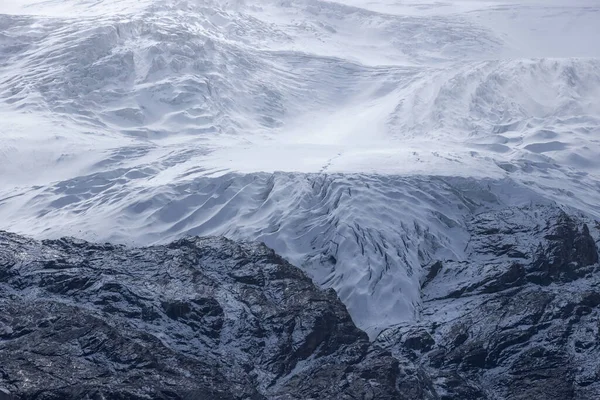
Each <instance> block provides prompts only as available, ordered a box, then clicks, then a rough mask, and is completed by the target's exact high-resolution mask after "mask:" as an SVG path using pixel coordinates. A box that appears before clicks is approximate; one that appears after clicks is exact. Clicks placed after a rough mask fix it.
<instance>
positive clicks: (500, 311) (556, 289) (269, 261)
mask: <svg viewBox="0 0 600 400" xmlns="http://www.w3.org/2000/svg"><path fill="white" fill-rule="evenodd" d="M468 226H469V228H468V229H469V231H470V233H471V239H470V241H469V243H468V245H467V248H466V253H467V254H468V257H467V259H466V260H451V259H448V260H438V261H436V262H432V263H431V264H430V265H429V266H428V268H426V269H425V271H424V273H423V275H422V279H421V282H422V283H421V293H422V299H423V304H422V308H421V310H420V316H419V318H418V320H417V321H415V322H410V323H406V324H402V325H399V326H395V327H393V328H390V329H387V330H385V331H384V332H382V333H381V334H380V335H379V337H378V338H377V339H376V340H375V342H374V343H369V341H368V338H367V336H366V334H365V333H363V332H362V331H360V330H359V329H357V328H356V327H355V325H354V324H353V323H352V321H351V319H350V316H349V315H348V313H347V311H346V308H345V307H344V306H343V304H342V303H341V302H340V301H339V299H338V298H337V296H336V294H335V293H334V292H333V291H331V290H329V291H321V290H319V289H317V288H316V287H315V286H314V285H313V283H312V282H311V281H310V279H309V278H307V276H305V275H304V274H303V273H302V272H301V271H300V270H298V269H297V268H295V267H293V266H292V265H290V264H289V263H287V262H286V261H284V260H283V259H282V258H280V257H279V256H277V255H276V254H275V253H274V252H273V251H271V250H269V249H268V248H266V247H265V246H263V245H259V244H255V243H250V242H233V241H230V240H227V239H216V238H212V239H210V238H204V239H200V238H190V239H183V240H179V241H176V242H174V243H172V244H170V245H167V246H154V247H148V248H126V247H123V246H113V245H110V244H105V245H98V244H92V243H87V242H83V241H78V240H73V239H62V240H56V241H44V242H37V241H33V240H29V239H26V238H23V237H20V236H17V235H13V234H8V233H0V360H2V363H1V364H0V399H1V400H4V399H7V400H15V399H23V400H24V399H28V400H29V399H36V400H50V399H136V400H137V399H140V400H141V399H278V400H279V399H281V400H284V399H399V400H416V399H436V400H469V399H484V400H500V399H502V400H521V399H523V400H524V399H534V400H548V399H549V400H570V399H573V400H575V399H583V400H588V399H589V400H592V399H594V400H595V399H598V398H600V322H599V321H600V272H599V271H598V270H599V269H600V266H599V264H598V250H597V244H596V242H597V237H598V229H599V228H600V226H599V225H598V224H596V223H594V222H593V221H586V220H585V219H584V218H583V217H577V216H575V215H572V214H567V213H566V212H564V211H563V210H561V209H559V208H557V207H552V206H546V207H536V208H534V207H530V208H508V209H505V210H502V211H494V212H486V213H482V214H479V215H477V216H475V217H474V218H473V219H472V220H471V221H470V222H469V223H468ZM595 238H596V239H595Z"/></svg>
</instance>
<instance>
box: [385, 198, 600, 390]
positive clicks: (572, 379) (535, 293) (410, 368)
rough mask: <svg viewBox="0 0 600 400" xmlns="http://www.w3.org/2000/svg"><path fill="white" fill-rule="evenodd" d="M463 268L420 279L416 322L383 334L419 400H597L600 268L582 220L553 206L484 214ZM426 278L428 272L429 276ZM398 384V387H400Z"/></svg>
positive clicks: (452, 266) (444, 267)
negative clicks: (420, 309) (421, 306)
mask: <svg viewBox="0 0 600 400" xmlns="http://www.w3.org/2000/svg"><path fill="white" fill-rule="evenodd" d="M470 230H471V233H472V236H471V241H470V243H469V245H468V248H467V254H468V259H467V261H460V262H459V261H453V260H445V261H443V262H437V263H435V264H432V266H431V267H430V269H429V271H430V272H429V273H428V274H427V272H428V271H426V272H425V274H426V279H425V280H424V282H425V283H426V284H423V285H422V286H423V289H422V291H423V300H424V303H423V309H422V312H421V319H420V320H419V321H418V322H417V323H416V324H409V325H408V324H407V325H406V326H399V327H396V328H393V329H388V330H387V331H384V332H383V333H382V334H381V335H380V336H379V338H378V339H377V341H376V345H378V346H380V347H381V348H384V349H390V350H392V353H393V355H394V356H395V357H396V358H397V359H399V360H405V361H404V363H401V367H400V375H401V376H402V375H403V374H405V375H407V376H411V377H412V379H404V380H403V381H402V380H401V381H402V384H401V389H405V387H406V385H408V386H409V388H410V389H411V390H412V391H413V392H415V393H418V395H415V397H414V398H422V399H448V400H450V399H453V400H454V399H456V400H465V399H489V400H492V399H494V400H495V399H507V400H508V399H510V400H525V399H544V400H551V399H554V400H566V399H589V400H592V399H600V272H598V269H599V268H600V267H599V265H598V250H597V246H596V243H595V240H594V238H593V237H592V234H591V233H590V229H589V228H588V225H586V224H585V223H584V222H583V221H581V220H579V219H577V218H576V217H573V216H569V215H567V214H566V213H565V212H563V211H561V210H559V209H557V208H554V207H541V208H536V209H510V210H505V211H502V212H495V213H486V214H481V215H478V216H477V217H475V218H474V219H473V220H472V221H471V223H470ZM431 271H433V272H431ZM402 385H404V386H402Z"/></svg>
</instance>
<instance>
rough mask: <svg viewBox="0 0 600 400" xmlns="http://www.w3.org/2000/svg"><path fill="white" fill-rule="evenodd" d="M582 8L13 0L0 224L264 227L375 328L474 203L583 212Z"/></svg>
mask: <svg viewBox="0 0 600 400" xmlns="http://www.w3.org/2000/svg"><path fill="white" fill-rule="evenodd" d="M597 37H600V5H599V4H598V3H597V2H596V1H592V0H578V1H567V0H550V1H541V0H520V1H513V0H507V1H502V2H499V1H483V0H479V1H475V0H463V1H459V0H452V1H442V2H422V1H412V0H408V1H391V0H374V1H370V2H363V1H357V0H348V1H343V2H342V1H340V2H334V1H320V0H286V1H275V0H262V1H257V0H237V1H235V0H229V1H225V0H220V1H216V0H213V1H209V0H205V1H202V0H162V1H152V0H146V1H133V0H125V1H116V0H114V1H110V0H102V1H98V0H94V1H89V0H62V1H58V0H48V1H37V0H11V1H8V2H3V3H2V4H1V5H0V221H2V222H1V223H0V229H7V230H13V231H16V232H19V233H24V234H30V235H34V236H36V237H42V238H45V237H56V236H60V235H74V236H78V237H83V238H86V239H92V240H113V241H118V242H124V243H129V244H150V243H157V242H165V241H168V240H172V239H174V238H177V237H181V236H182V235H186V234H200V235H226V236H228V237H232V238H249V239H257V240H262V241H265V242H266V243H267V244H268V245H269V246H271V247H273V248H274V249H275V250H277V251H278V252H279V253H280V254H282V255H283V256H285V257H286V258H287V259H289V260H290V261H292V262H293V263H295V264H296V265H299V266H300V267H302V268H303V269H304V270H306V271H307V272H308V273H309V274H310V275H311V276H312V277H313V278H314V279H315V281H317V282H318V283H320V284H321V285H323V286H324V287H333V288H335V289H336V291H337V292H338V294H339V295H340V297H341V298H342V300H343V301H344V302H345V303H346V304H347V305H348V307H349V310H350V312H351V313H352V315H353V318H354V319H355V321H356V322H357V323H358V324H359V326H360V327H362V328H364V329H366V330H368V331H369V333H371V334H373V333H376V332H377V331H379V330H380V329H382V328H384V327H386V326H389V325H391V324H395V323H398V322H400V321H402V320H407V319H411V318H414V316H415V314H416V312H417V311H416V310H417V305H418V304H419V302H420V296H421V294H420V293H419V289H418V282H419V279H420V278H421V265H422V264H423V263H426V262H428V261H429V260H431V259H433V258H436V257H438V258H439V257H442V258H443V256H444V254H445V255H452V257H453V258H455V259H460V258H461V257H463V256H464V255H463V250H464V247H465V243H466V241H467V240H468V237H467V233H466V229H465V223H466V222H465V221H467V220H468V218H469V216H470V215H472V214H473V213H477V212H481V211H485V210H490V209H492V210H493V209H498V208H502V207H507V206H513V205H522V204H530V203H536V204H544V203H548V202H557V203H558V204H561V205H565V206H568V207H571V208H573V209H577V210H579V211H581V212H583V213H585V214H587V215H589V216H591V217H595V218H600V209H598V207H597V204H599V203H600V160H599V158H598V154H600V146H599V143H600V142H599V139H598V135H599V134H600V124H599V121H600V100H599V99H600V46H599V45H598V44H597V40H596V38H597Z"/></svg>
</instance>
